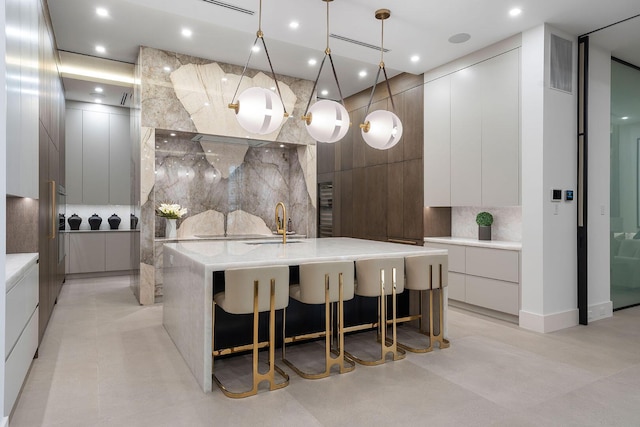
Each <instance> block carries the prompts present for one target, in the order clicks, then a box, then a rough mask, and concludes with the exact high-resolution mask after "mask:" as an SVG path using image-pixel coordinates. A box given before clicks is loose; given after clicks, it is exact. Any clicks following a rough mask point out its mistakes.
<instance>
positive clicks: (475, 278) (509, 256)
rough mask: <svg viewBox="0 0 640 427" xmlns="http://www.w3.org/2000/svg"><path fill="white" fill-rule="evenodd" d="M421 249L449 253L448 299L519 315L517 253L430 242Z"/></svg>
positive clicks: (518, 261)
mask: <svg viewBox="0 0 640 427" xmlns="http://www.w3.org/2000/svg"><path fill="white" fill-rule="evenodd" d="M425 246H427V247H432V248H438V249H446V250H448V251H449V294H448V295H449V299H452V300H456V301H461V302H464V303H467V304H472V305H475V306H478V307H483V308H488V309H491V310H496V311H500V312H503V313H508V314H511V315H514V316H517V315H518V314H519V310H520V252H519V251H514V250H507V249H494V248H485V247H476V246H465V245H452V244H442V243H432V242H426V243H425Z"/></svg>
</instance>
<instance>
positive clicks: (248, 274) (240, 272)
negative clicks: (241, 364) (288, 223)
mask: <svg viewBox="0 0 640 427" xmlns="http://www.w3.org/2000/svg"><path fill="white" fill-rule="evenodd" d="M224 279H225V291H224V292H220V293H217V294H216V295H215V296H214V304H213V315H214V316H215V306H216V305H218V306H220V308H221V309H223V310H224V311H226V312H227V313H230V314H251V313H253V343H252V344H250V345H248V346H242V347H238V348H232V349H227V350H219V351H215V350H214V348H213V346H214V344H213V343H214V341H213V339H212V342H211V355H212V365H213V359H214V357H215V355H216V354H217V355H220V354H229V353H234V352H237V351H243V350H247V349H251V350H253V360H252V362H253V388H251V389H250V390H247V391H244V392H232V391H230V390H228V389H227V388H226V387H225V386H224V385H223V384H222V382H220V380H219V379H218V377H217V376H216V375H215V371H214V373H213V380H214V381H215V383H216V384H217V385H218V387H220V390H222V392H223V393H224V394H225V395H226V396H228V397H233V398H241V397H247V396H253V395H255V394H256V393H257V392H258V385H259V384H260V383H261V382H263V381H268V382H269V389H270V390H276V389H279V388H283V387H286V386H287V385H288V384H289V376H288V375H287V374H286V373H285V372H284V371H283V370H282V369H280V368H279V367H277V366H276V364H275V352H274V351H275V311H276V310H281V309H284V308H285V307H287V305H289V267H288V266H270V267H252V268H233V269H228V270H226V271H225V272H224ZM265 311H268V312H269V341H268V342H265V343H260V342H258V323H259V314H260V313H261V312H265ZM211 326H212V334H213V331H214V330H215V329H214V326H215V325H214V320H212V325H211ZM267 346H268V347H269V363H268V365H269V369H268V370H267V372H265V373H261V372H260V371H259V369H258V350H259V349H260V348H262V347H267ZM275 372H277V373H278V374H280V376H281V377H282V378H284V382H282V383H280V384H277V383H276V381H275Z"/></svg>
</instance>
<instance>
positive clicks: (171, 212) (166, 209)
mask: <svg viewBox="0 0 640 427" xmlns="http://www.w3.org/2000/svg"><path fill="white" fill-rule="evenodd" d="M186 213H187V208H183V207H181V206H180V205H178V204H175V203H160V206H159V207H158V208H157V209H156V215H158V216H161V217H163V218H169V219H178V218H182V216H183V215H185V214H186Z"/></svg>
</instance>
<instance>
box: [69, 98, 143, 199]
mask: <svg viewBox="0 0 640 427" xmlns="http://www.w3.org/2000/svg"><path fill="white" fill-rule="evenodd" d="M66 114H67V123H66V143H67V149H66V184H67V203H70V204H87V205H106V204H114V205H128V204H130V203H131V199H130V192H131V137H130V132H129V121H130V119H129V115H128V111H127V110H126V109H123V108H117V107H108V106H94V105H92V104H85V103H78V102H70V103H69V106H68V107H67V110H66Z"/></svg>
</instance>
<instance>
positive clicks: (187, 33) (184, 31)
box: [182, 28, 193, 37]
mask: <svg viewBox="0 0 640 427" xmlns="http://www.w3.org/2000/svg"><path fill="white" fill-rule="evenodd" d="M182 35H183V36H185V37H191V36H192V35H193V31H191V30H190V29H188V28H183V29H182Z"/></svg>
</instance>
